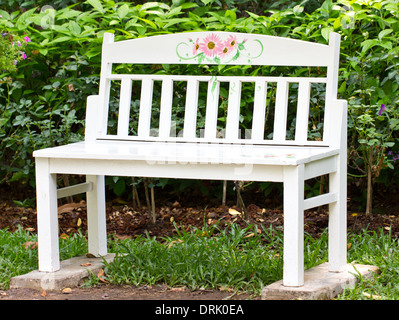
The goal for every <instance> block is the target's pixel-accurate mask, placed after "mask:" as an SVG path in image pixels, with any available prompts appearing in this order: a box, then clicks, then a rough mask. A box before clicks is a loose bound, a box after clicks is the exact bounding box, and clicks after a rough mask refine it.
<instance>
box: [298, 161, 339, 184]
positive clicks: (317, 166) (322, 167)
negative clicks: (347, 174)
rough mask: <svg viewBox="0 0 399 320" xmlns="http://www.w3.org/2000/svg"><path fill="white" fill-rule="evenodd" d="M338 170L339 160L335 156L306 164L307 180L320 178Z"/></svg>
mask: <svg viewBox="0 0 399 320" xmlns="http://www.w3.org/2000/svg"><path fill="white" fill-rule="evenodd" d="M336 170H337V159H336V157H335V156H333V157H329V158H323V159H320V160H317V161H311V162H308V163H306V164H305V180H308V179H312V178H315V177H320V176H321V175H323V174H328V173H332V172H335V171H336Z"/></svg>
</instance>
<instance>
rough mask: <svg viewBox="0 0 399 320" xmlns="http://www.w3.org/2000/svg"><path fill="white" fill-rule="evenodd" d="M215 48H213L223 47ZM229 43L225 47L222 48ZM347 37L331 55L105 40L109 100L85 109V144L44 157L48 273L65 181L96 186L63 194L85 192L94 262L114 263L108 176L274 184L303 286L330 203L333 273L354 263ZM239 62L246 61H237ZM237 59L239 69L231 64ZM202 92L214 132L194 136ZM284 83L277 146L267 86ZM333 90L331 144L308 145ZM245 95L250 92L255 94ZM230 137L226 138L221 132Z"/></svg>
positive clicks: (282, 43)
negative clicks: (156, 106) (113, 97)
mask: <svg viewBox="0 0 399 320" xmlns="http://www.w3.org/2000/svg"><path fill="white" fill-rule="evenodd" d="M211 35H212V37H219V39H221V40H226V39H227V38H228V37H232V38H230V39H236V40H237V43H240V44H241V46H240V48H241V47H244V48H245V50H241V49H240V50H241V51H238V46H237V48H236V49H235V50H237V51H235V54H236V55H231V56H230V57H229V55H226V56H224V57H219V58H218V59H219V60H215V59H213V60H212V59H211V58H209V57H203V58H204V59H203V60H201V61H199V59H198V56H193V50H194V49H195V47H194V44H195V42H196V41H197V40H198V41H204V38H205V37H208V36H211ZM214 39H215V38H214ZM218 41H219V40H218ZM339 43H340V38H339V35H337V34H335V33H331V34H330V42H329V45H320V44H316V43H309V42H303V41H298V40H292V39H286V38H278V37H271V36H265V35H255V34H239V33H224V32H195V33H182V34H174V35H162V36H155V37H148V38H140V39H133V40H126V41H118V42H114V36H113V35H111V34H105V35H104V41H103V51H102V64H101V75H100V88H99V95H95V96H90V97H88V99H87V114H86V132H85V141H83V142H79V143H73V144H69V145H65V146H59V147H54V148H47V149H42V150H37V151H35V152H34V154H33V155H34V157H35V158H36V185H37V186H36V188H37V212H38V241H39V270H40V271H48V272H53V271H56V270H58V269H59V267H60V264H59V249H58V221H57V188H56V174H59V173H60V174H61V173H62V174H80V175H86V177H87V179H86V181H87V182H86V183H84V184H82V185H80V186H74V187H71V188H67V189H64V190H59V191H58V194H59V195H60V196H64V195H69V194H70V193H71V192H73V193H76V192H86V193H87V206H88V236H89V252H90V253H92V254H94V255H105V254H106V253H107V241H106V240H107V237H106V220H105V187H104V176H105V175H109V176H138V177H140V176H141V177H157V178H182V179H211V180H243V181H272V182H283V184H284V275H283V276H284V279H283V283H284V285H286V286H301V285H303V283H304V277H303V275H304V270H303V269H304V261H303V256H304V252H303V251H304V248H303V246H304V244H303V240H304V239H303V236H304V230H303V227H304V224H303V213H304V210H305V209H309V208H312V207H314V206H319V205H324V204H329V210H330V219H329V270H330V271H332V272H339V271H341V270H343V269H344V266H345V265H346V138H347V137H346V130H347V128H346V121H347V118H346V107H347V105H346V101H343V100H337V99H336V94H337V80H338V60H339ZM237 54H238V55H237ZM233 57H234V59H233ZM219 62H220V63H221V64H227V65H229V64H233V65H249V64H253V65H284V66H290V65H298V66H327V68H328V70H327V77H325V78H304V77H289V76H288V77H268V76H256V77H251V76H237V77H230V76H219V75H213V76H209V75H206V76H205V75H201V76H193V75H164V74H145V75H143V74H112V63H134V64H140V63H151V64H159V63H185V64H191V63H206V64H217V63H219ZM111 81H121V92H120V106H119V110H118V128H117V134H116V135H111V134H107V128H108V124H107V122H108V112H109V111H108V106H109V99H110V89H111V88H110V86H111ZM132 81H141V83H142V86H141V96H140V109H139V114H138V115H134V117H135V118H136V120H137V117H138V135H137V136H132V135H128V130H129V121H130V120H129V119H130V100H131V94H132ZM154 81H162V89H161V90H162V92H161V106H160V126H159V136H156V137H154V136H150V125H151V112H152V104H153V90H154ZM175 81H179V82H180V81H183V82H187V91H186V93H184V92H183V93H176V94H179V95H184V94H186V106H185V116H184V132H183V135H180V136H177V137H175V136H173V135H172V136H171V128H172V123H171V112H172V103H173V95H174V94H175V92H174V90H175V89H176V88H174V87H173V84H174V82H175ZM200 82H207V83H208V90H207V97H206V98H207V101H206V115H205V130H204V131H205V132H204V135H203V136H201V137H199V138H198V137H196V121H197V111H198V110H197V109H198V94H199V84H200ZM221 82H228V83H230V88H229V96H228V110H227V121H226V128H225V131H226V132H225V137H222V138H221V137H220V132H219V133H218V132H217V129H218V128H217V123H218V119H217V118H218V109H219V93H220V83H221ZM242 83H254V86H255V91H254V92H253V99H254V109H253V121H252V133H251V138H250V139H240V137H239V119H240V104H241V100H242V97H241V85H242ZM271 83H277V92H276V97H272V99H273V98H275V99H276V104H275V117H274V130H273V140H272V141H269V140H264V126H265V110H266V109H265V108H266V97H267V87H268V86H270V84H271ZM291 83H299V90H298V106H297V121H296V122H297V123H296V128H295V132H296V134H295V140H292V141H287V140H286V131H287V112H288V110H287V105H288V93H289V86H290V84H291ZM312 83H326V111H325V116H324V118H325V123H324V132H323V141H307V129H308V117H309V92H310V87H311V84H312ZM246 91H247V90H245V92H246ZM219 129H220V128H219ZM325 174H329V193H327V194H323V195H320V196H317V197H314V198H311V199H306V200H305V199H304V182H305V180H306V179H310V178H314V177H317V176H320V175H325Z"/></svg>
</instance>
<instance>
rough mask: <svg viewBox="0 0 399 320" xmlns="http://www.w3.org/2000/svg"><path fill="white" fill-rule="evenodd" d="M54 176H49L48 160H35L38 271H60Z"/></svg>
mask: <svg viewBox="0 0 399 320" xmlns="http://www.w3.org/2000/svg"><path fill="white" fill-rule="evenodd" d="M56 178H57V177H56V174H50V170H49V159H48V158H36V199H37V200H36V201H37V229H38V232H37V234H38V237H37V238H38V240H37V241H38V256H39V271H44V272H54V271H57V270H59V269H60V255H59V244H58V210H57V182H56Z"/></svg>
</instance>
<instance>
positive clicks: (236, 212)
mask: <svg viewBox="0 0 399 320" xmlns="http://www.w3.org/2000/svg"><path fill="white" fill-rule="evenodd" d="M229 213H230V214H231V215H232V216H236V215H241V212H238V211H237V210H235V209H232V208H230V209H229Z"/></svg>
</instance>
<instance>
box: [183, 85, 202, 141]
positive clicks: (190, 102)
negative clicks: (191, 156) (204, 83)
mask: <svg viewBox="0 0 399 320" xmlns="http://www.w3.org/2000/svg"><path fill="white" fill-rule="evenodd" d="M198 93H199V81H198V80H197V79H190V80H188V81H187V93H186V109H185V114H184V127H183V137H184V139H187V138H189V139H190V138H195V137H196V128H197V110H198Z"/></svg>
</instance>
